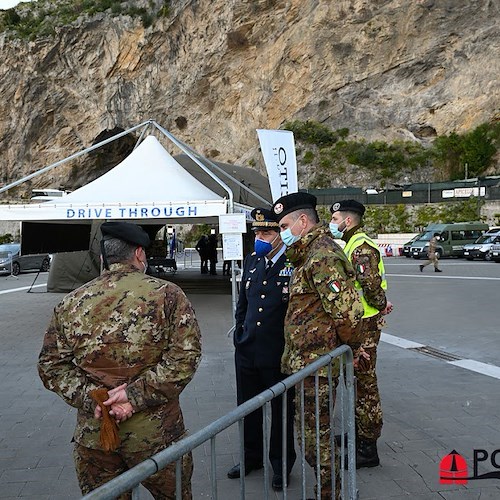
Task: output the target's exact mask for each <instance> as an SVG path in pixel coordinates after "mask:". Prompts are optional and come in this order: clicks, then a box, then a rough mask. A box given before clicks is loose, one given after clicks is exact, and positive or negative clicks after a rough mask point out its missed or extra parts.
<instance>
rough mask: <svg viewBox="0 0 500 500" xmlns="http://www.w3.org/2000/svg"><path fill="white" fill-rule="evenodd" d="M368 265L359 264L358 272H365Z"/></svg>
mask: <svg viewBox="0 0 500 500" xmlns="http://www.w3.org/2000/svg"><path fill="white" fill-rule="evenodd" d="M365 269H366V267H365V266H364V265H363V264H358V273H360V274H363V273H364V272H365Z"/></svg>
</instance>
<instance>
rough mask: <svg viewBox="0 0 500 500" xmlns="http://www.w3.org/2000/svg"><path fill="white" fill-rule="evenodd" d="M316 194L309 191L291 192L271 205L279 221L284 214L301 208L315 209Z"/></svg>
mask: <svg viewBox="0 0 500 500" xmlns="http://www.w3.org/2000/svg"><path fill="white" fill-rule="evenodd" d="M316 203H317V200H316V196H314V195H312V194H309V193H292V194H287V195H286V196H282V197H281V198H278V199H277V200H276V201H275V202H274V205H273V212H274V213H275V214H276V218H277V219H278V221H280V220H281V219H282V218H283V217H285V215H288V214H289V213H291V212H295V210H300V209H302V208H312V209H316Z"/></svg>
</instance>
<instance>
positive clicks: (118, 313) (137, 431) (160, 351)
mask: <svg viewBox="0 0 500 500" xmlns="http://www.w3.org/2000/svg"><path fill="white" fill-rule="evenodd" d="M200 355H201V345H200V330H199V327H198V323H197V321H196V317H195V314H194V311H193V308H192V306H191V304H190V303H189V301H188V299H187V298H186V296H185V295H184V293H183V292H182V290H181V289H180V288H179V287H178V286H177V285H174V284H172V283H169V282H166V281H163V280H159V279H156V278H153V277H150V276H146V275H145V274H143V273H142V272H141V271H139V270H137V269H136V268H135V267H133V266H131V265H127V264H112V265H111V266H110V270H109V271H105V272H104V273H103V274H102V275H101V276H99V277H98V278H96V279H95V280H93V281H91V282H90V283H87V284H85V285H84V286H82V287H80V288H78V289H77V290H75V291H73V292H71V293H70V294H68V295H67V296H66V297H65V298H64V299H63V300H62V302H60V303H59V304H58V305H57V306H56V307H55V309H54V314H53V316H52V320H51V322H50V325H49V327H48V329H47V331H46V333H45V338H44V342H43V347H42V350H41V353H40V357H39V361H38V372H39V374H40V378H41V379H42V381H43V383H44V385H45V387H47V389H49V390H51V391H54V392H55V393H57V394H58V395H59V396H61V397H62V398H63V399H64V400H65V401H66V402H67V403H68V404H70V405H71V406H74V407H75V408H77V409H78V417H77V425H76V429H75V434H74V438H75V441H77V442H78V443H80V444H81V445H82V446H86V447H88V448H99V429H100V421H99V420H96V419H95V418H94V407H95V403H94V402H93V401H92V399H91V398H90V396H89V393H90V391H92V390H93V389H96V388H98V387H103V386H104V387H107V388H109V389H111V388H114V387H117V386H118V385H120V384H122V383H124V382H126V383H127V384H129V385H128V387H127V389H126V391H127V396H128V399H129V401H130V403H131V404H132V406H133V408H134V410H135V412H136V413H135V414H134V415H133V416H132V417H131V418H130V419H129V420H127V421H125V422H122V423H121V424H120V438H121V442H122V443H121V449H123V450H127V451H129V452H135V451H141V450H144V449H147V448H148V447H150V445H151V444H161V443H163V442H165V443H168V442H170V441H172V440H173V439H176V438H177V437H179V436H180V435H182V434H183V432H184V424H183V422H182V414H181V411H180V407H179V394H180V393H181V391H182V390H183V389H184V387H185V386H186V384H187V383H188V382H189V381H190V380H191V378H192V376H193V374H194V372H195V370H196V368H197V366H198V363H199V360H200Z"/></svg>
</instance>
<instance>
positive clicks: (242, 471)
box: [238, 418, 245, 500]
mask: <svg viewBox="0 0 500 500" xmlns="http://www.w3.org/2000/svg"><path fill="white" fill-rule="evenodd" d="M238 432H239V435H240V498H241V500H244V499H245V446H244V443H245V421H244V420H243V418H242V419H240V420H238Z"/></svg>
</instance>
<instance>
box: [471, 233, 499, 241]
mask: <svg viewBox="0 0 500 500" xmlns="http://www.w3.org/2000/svg"><path fill="white" fill-rule="evenodd" d="M496 238H497V235H496V234H483V236H480V237H479V238H478V239H477V240H476V243H493V242H494V241H495V239H496Z"/></svg>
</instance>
